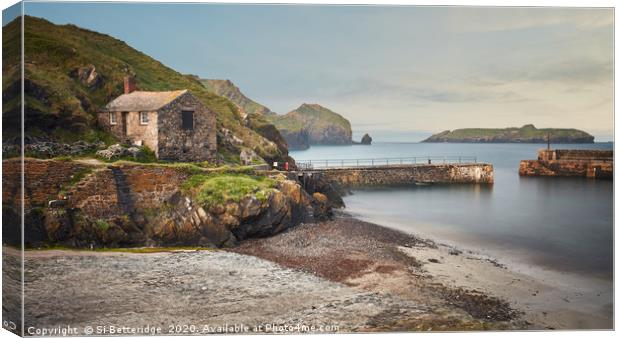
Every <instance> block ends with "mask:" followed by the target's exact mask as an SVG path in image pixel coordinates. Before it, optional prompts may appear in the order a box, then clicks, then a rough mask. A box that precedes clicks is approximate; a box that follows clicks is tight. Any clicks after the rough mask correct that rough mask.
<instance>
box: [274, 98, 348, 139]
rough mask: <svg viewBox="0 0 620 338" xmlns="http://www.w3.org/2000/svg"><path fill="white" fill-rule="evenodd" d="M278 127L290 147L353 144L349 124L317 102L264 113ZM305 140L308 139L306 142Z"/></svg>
mask: <svg viewBox="0 0 620 338" xmlns="http://www.w3.org/2000/svg"><path fill="white" fill-rule="evenodd" d="M266 117H267V118H268V119H269V120H270V121H271V122H272V123H273V124H274V125H275V126H276V128H278V130H280V133H281V134H282V136H284V138H285V139H286V140H287V141H290V143H289V147H290V148H291V149H305V148H307V146H309V145H312V144H323V145H345V144H352V143H353V142H352V139H351V135H352V132H351V123H350V122H349V121H348V120H347V119H345V118H344V117H342V116H341V115H339V114H337V113H335V112H333V111H331V110H329V109H327V108H325V107H322V106H320V105H318V104H307V103H304V104H302V105H301V106H299V108H297V109H295V110H293V111H291V112H289V113H288V114H286V115H277V114H270V115H267V116H266ZM306 140H307V142H306Z"/></svg>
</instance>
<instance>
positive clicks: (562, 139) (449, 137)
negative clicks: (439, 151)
mask: <svg viewBox="0 0 620 338" xmlns="http://www.w3.org/2000/svg"><path fill="white" fill-rule="evenodd" d="M547 137H549V139H550V141H551V143H593V142H594V136H592V135H590V134H588V133H586V132H584V131H581V130H578V129H557V128H542V129H538V128H536V127H534V125H532V124H526V125H524V126H523V127H521V128H466V129H455V130H452V131H450V130H446V131H442V132H441V133H438V134H435V135H433V136H431V137H429V138H427V139H426V140H424V141H422V142H458V143H545V142H547Z"/></svg>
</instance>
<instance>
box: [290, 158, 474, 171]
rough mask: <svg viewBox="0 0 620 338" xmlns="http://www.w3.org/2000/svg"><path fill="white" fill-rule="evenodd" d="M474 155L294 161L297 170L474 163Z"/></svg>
mask: <svg viewBox="0 0 620 338" xmlns="http://www.w3.org/2000/svg"><path fill="white" fill-rule="evenodd" d="M476 162H477V158H476V157H475V156H415V157H385V158H354V159H324V160H299V161H295V163H296V165H297V168H298V169H299V170H311V169H325V168H356V167H383V166H400V165H425V164H426V165H428V164H457V163H476Z"/></svg>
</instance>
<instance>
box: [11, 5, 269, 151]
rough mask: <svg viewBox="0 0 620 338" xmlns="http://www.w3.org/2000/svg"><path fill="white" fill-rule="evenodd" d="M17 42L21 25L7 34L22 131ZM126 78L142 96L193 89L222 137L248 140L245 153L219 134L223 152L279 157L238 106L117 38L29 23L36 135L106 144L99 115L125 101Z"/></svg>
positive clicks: (28, 72) (31, 131) (28, 74)
mask: <svg viewBox="0 0 620 338" xmlns="http://www.w3.org/2000/svg"><path fill="white" fill-rule="evenodd" d="M16 39H19V21H18V20H15V21H13V22H11V23H9V24H8V25H6V26H5V27H3V41H2V43H3V50H4V58H3V83H2V84H3V100H4V111H3V113H4V121H5V123H7V122H8V123H9V125H19V87H20V72H19V68H20V67H19V66H20V64H19V62H20V55H19V45H18V44H16V43H15V40H16ZM16 46H17V47H16ZM126 75H133V76H135V78H136V83H137V86H138V89H139V90H153V91H158V90H177V89H188V90H189V91H190V92H191V93H192V94H193V95H195V96H196V97H197V98H198V99H200V100H201V101H202V102H203V104H205V106H207V107H209V108H210V109H212V110H214V111H215V112H216V113H217V121H218V131H219V130H221V128H227V129H230V130H231V131H232V132H233V133H234V134H235V135H236V136H237V137H238V138H240V139H242V140H243V145H242V146H238V145H232V144H226V141H225V140H224V138H223V137H220V136H221V135H219V134H218V143H219V146H220V147H219V149H220V150H221V151H222V152H233V153H234V152H238V151H239V150H240V149H239V148H240V147H249V148H252V149H254V150H255V151H256V152H257V153H258V154H259V155H261V156H263V157H277V156H279V150H278V148H277V147H276V146H275V144H274V143H273V142H270V141H269V140H267V139H265V138H264V137H262V136H260V135H259V134H257V133H256V132H254V131H253V130H251V129H249V128H246V127H245V126H244V125H243V124H242V123H241V116H240V113H239V110H238V109H237V107H236V106H235V105H234V104H233V103H232V102H230V101H229V100H228V99H226V98H223V97H221V96H218V95H216V94H214V93H211V92H209V91H208V90H207V89H206V88H205V87H204V86H203V85H202V83H200V81H198V80H197V79H196V78H195V77H192V76H187V75H183V74H180V73H178V72H176V71H174V70H173V69H171V68H168V67H166V66H165V65H163V64H162V63H161V62H159V61H157V60H155V59H153V58H151V57H149V56H148V55H146V54H144V53H142V52H140V51H137V50H135V49H133V48H132V47H130V46H129V45H127V44H126V43H125V42H123V41H121V40H118V39H116V38H113V37H111V36H109V35H105V34H101V33H97V32H93V31H90V30H86V29H83V28H80V27H77V26H74V25H55V24H52V23H51V22H49V21H46V20H44V19H40V18H35V17H28V16H27V17H25V89H26V91H25V102H26V106H25V112H26V114H25V115H26V120H25V124H26V126H27V129H26V133H27V134H28V135H34V136H37V135H39V136H48V137H51V138H53V139H56V140H60V141H65V142H69V141H74V140H77V139H90V138H100V137H101V132H100V131H98V130H97V127H96V124H95V120H96V119H95V116H96V112H97V111H98V110H99V109H100V108H101V107H103V106H104V105H105V104H106V103H107V102H109V101H110V100H112V99H113V98H115V97H116V96H118V95H120V94H121V93H122V91H123V83H122V81H123V77H124V76H126ZM17 132H18V129H15V128H5V129H4V137H5V139H6V138H7V137H11V136H13V135H15V134H16V133H17ZM227 155H230V154H227ZM228 157H229V158H234V156H228Z"/></svg>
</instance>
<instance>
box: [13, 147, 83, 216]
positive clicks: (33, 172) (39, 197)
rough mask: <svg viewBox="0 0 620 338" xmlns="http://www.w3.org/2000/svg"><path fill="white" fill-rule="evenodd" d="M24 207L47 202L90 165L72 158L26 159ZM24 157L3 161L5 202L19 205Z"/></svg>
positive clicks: (45, 204)
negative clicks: (59, 159)
mask: <svg viewBox="0 0 620 338" xmlns="http://www.w3.org/2000/svg"><path fill="white" fill-rule="evenodd" d="M24 168H25V173H26V174H25V177H24V180H25V182H24V186H25V188H26V189H25V194H24V208H25V209H26V210H28V209H30V208H32V207H39V206H47V203H48V201H49V200H53V199H57V198H58V193H59V192H60V191H61V189H63V188H64V187H67V186H69V184H70V182H71V180H72V178H73V175H75V174H77V173H79V172H81V171H84V170H88V168H90V166H88V165H85V164H81V163H76V162H72V161H54V160H36V159H24ZM21 172H22V166H21V160H20V159H19V158H14V159H9V160H4V161H2V203H3V204H5V205H10V206H13V207H15V208H19V206H20V203H19V200H20V198H21Z"/></svg>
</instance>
